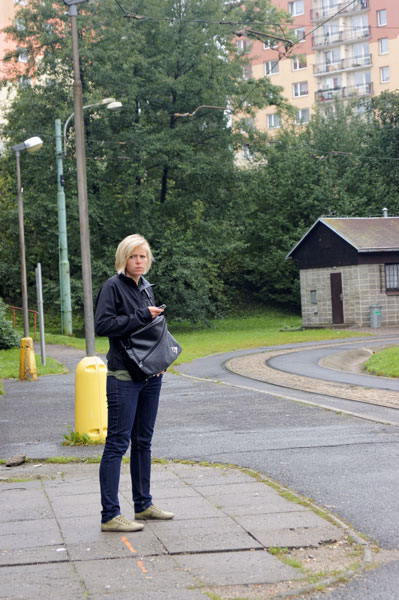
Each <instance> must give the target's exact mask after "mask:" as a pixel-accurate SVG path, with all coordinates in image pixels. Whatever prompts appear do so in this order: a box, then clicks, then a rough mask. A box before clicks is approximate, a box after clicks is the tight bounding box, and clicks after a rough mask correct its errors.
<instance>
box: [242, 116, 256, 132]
mask: <svg viewBox="0 0 399 600" xmlns="http://www.w3.org/2000/svg"><path fill="white" fill-rule="evenodd" d="M254 129H255V119H254V118H253V117H244V119H241V132H242V133H247V132H248V131H253V130H254Z"/></svg>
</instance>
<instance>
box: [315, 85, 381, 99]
mask: <svg viewBox="0 0 399 600" xmlns="http://www.w3.org/2000/svg"><path fill="white" fill-rule="evenodd" d="M372 94H373V84H372V83H363V84H362V85H353V86H346V87H337V88H330V89H326V90H317V92H315V101H316V102H330V101H331V100H334V98H344V99H348V98H360V97H361V96H371V95H372Z"/></svg>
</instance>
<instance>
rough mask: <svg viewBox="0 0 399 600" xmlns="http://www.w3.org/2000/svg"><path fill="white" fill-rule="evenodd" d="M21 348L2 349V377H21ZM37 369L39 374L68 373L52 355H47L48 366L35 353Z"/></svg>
mask: <svg viewBox="0 0 399 600" xmlns="http://www.w3.org/2000/svg"><path fill="white" fill-rule="evenodd" d="M19 353H20V350H19V348H12V349H11V350H0V378H1V379H9V378H18V377H19ZM35 359H36V369H37V374H38V375H50V374H54V373H66V372H67V370H66V369H65V367H64V366H63V365H62V364H61V363H59V362H58V361H56V360H54V359H53V358H51V357H50V356H47V357H46V366H44V365H43V364H42V357H41V355H40V354H35Z"/></svg>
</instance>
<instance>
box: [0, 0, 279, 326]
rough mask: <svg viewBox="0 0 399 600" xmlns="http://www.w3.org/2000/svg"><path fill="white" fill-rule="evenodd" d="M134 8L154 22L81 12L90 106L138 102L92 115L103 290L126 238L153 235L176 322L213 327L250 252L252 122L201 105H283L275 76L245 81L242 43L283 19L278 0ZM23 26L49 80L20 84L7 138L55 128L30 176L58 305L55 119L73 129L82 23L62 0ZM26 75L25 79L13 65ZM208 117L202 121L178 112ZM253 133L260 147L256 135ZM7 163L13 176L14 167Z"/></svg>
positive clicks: (97, 269)
mask: <svg viewBox="0 0 399 600" xmlns="http://www.w3.org/2000/svg"><path fill="white" fill-rule="evenodd" d="M129 14H130V15H139V16H140V15H144V16H145V17H148V18H126V16H127V15H126V14H123V13H122V12H121V10H120V9H119V8H118V6H117V4H116V3H115V2H113V1H111V0H103V1H102V2H101V3H97V4H93V5H86V4H85V5H82V6H80V7H79V31H80V65H81V75H82V82H83V92H84V99H85V102H86V103H91V102H92V101H96V100H99V99H101V98H103V97H110V96H114V97H117V99H118V100H121V101H122V102H123V107H124V108H123V110H122V112H121V113H120V114H119V115H109V114H106V111H105V110H103V111H102V113H101V118H98V117H99V116H100V115H99V113H98V112H97V113H96V112H94V113H90V112H85V127H86V139H87V173H88V187H89V190H88V191H89V211H90V225H91V246H92V268H93V279H94V286H93V287H94V289H98V287H99V285H100V284H101V283H102V281H103V280H104V277H106V276H107V275H110V274H111V273H112V271H113V269H112V263H113V253H114V249H115V247H116V244H117V243H118V242H119V241H120V239H122V238H123V237H124V236H125V235H127V234H130V233H132V232H133V231H139V232H140V233H142V234H144V235H145V236H146V237H147V238H148V239H149V241H150V243H151V244H152V245H153V247H154V249H155V252H156V258H157V260H156V262H155V269H154V275H155V276H156V279H157V282H158V284H159V288H160V290H162V296H163V298H162V299H163V300H164V301H165V302H166V303H167V304H168V308H169V311H168V312H169V314H172V315H173V316H175V317H180V318H192V319H202V320H203V319H205V318H206V317H209V316H210V315H212V314H215V312H216V311H219V310H220V308H221V306H225V305H226V297H227V296H228V295H229V290H228V288H227V287H226V282H227V281H229V278H230V279H231V271H230V270H227V271H226V270H225V269H224V268H223V266H224V265H226V264H229V269H232V268H233V262H232V261H229V257H230V255H231V253H234V252H235V251H238V250H239V249H240V248H241V245H242V242H241V240H239V239H237V236H236V231H237V226H238V225H239V223H240V215H241V206H242V204H243V203H244V201H245V198H242V197H240V196H239V194H238V193H237V188H238V185H237V182H238V181H239V179H240V176H241V175H240V173H239V172H238V171H237V169H236V167H235V164H234V148H235V147H236V146H237V145H240V144H241V143H242V141H243V139H246V135H247V134H246V133H244V134H243V133H242V132H241V127H239V128H238V129H237V130H235V129H234V128H233V129H232V128H231V127H230V125H229V114H228V113H226V112H225V111H223V110H212V109H206V108H204V109H201V110H198V111H196V109H197V107H198V106H200V105H213V106H222V107H224V106H226V107H227V106H230V107H231V108H232V109H235V110H240V111H241V112H242V114H243V115H245V114H246V115H249V116H250V115H251V114H253V111H254V109H255V108H256V107H260V106H265V105H267V104H270V103H276V104H279V103H283V99H282V97H281V95H280V92H279V90H278V89H276V88H275V87H274V86H273V85H272V84H271V83H270V80H269V79H268V78H264V79H263V80H262V81H260V82H258V83H257V84H256V85H254V83H253V82H252V81H251V80H249V81H248V80H243V79H242V70H243V65H244V64H245V62H246V61H247V58H246V56H245V54H243V55H242V54H240V53H237V52H236V51H235V47H234V46H233V39H234V35H235V31H236V28H235V25H233V23H237V27H238V26H240V27H243V25H245V24H251V23H252V22H254V21H264V22H265V23H272V24H273V25H267V26H264V27H263V30H264V33H265V35H272V34H273V32H274V33H275V31H276V30H277V31H278V34H279V36H281V35H282V33H281V31H284V28H283V29H281V27H280V24H281V25H282V26H284V20H283V14H282V13H280V12H278V11H277V10H276V9H275V8H273V7H272V5H271V2H270V1H269V0H256V1H249V2H246V3H245V6H244V5H242V6H240V5H237V4H236V3H233V4H230V3H221V2H220V1H219V0H164V1H163V2H162V3H160V2H158V1H156V0H146V1H145V2H144V1H139V0H136V1H133V2H130V3H129ZM223 23H227V24H223ZM18 25H19V26H18V28H15V27H14V28H9V29H8V32H9V34H10V35H12V37H13V38H14V40H16V41H18V45H19V46H20V47H25V48H28V51H29V56H30V61H29V63H28V64H27V71H26V73H25V76H26V77H28V76H32V77H35V85H34V86H32V87H24V88H21V87H20V88H19V89H18V91H17V95H16V98H15V100H14V102H13V104H12V108H11V109H10V111H9V112H8V115H7V117H8V123H7V126H6V127H5V128H4V131H3V132H4V134H5V135H7V137H8V138H9V139H10V140H15V139H16V137H18V138H22V139H25V138H26V137H27V134H28V132H29V134H30V133H31V132H33V133H41V134H42V135H43V136H44V138H45V140H46V142H47V143H46V144H45V145H44V146H43V149H42V151H41V152H40V157H39V155H37V156H36V157H35V161H25V164H24V166H23V168H24V171H23V175H24V177H25V182H27V184H26V185H25V186H24V187H25V190H26V191H25V207H26V227H27V232H26V233H27V240H29V245H28V247H29V248H30V250H29V258H28V263H29V266H30V272H31V273H32V272H33V260H37V259H40V261H41V262H42V265H43V273H44V280H45V297H46V298H49V299H50V298H51V302H52V303H54V302H55V301H56V295H55V292H56V288H57V277H56V276H55V273H56V272H57V252H56V245H57V234H56V230H57V229H56V228H57V225H56V211H55V205H54V201H55V166H53V164H54V146H53V130H54V118H55V117H60V118H61V119H62V121H63V122H64V121H65V119H66V118H67V116H68V114H69V113H70V112H71V107H72V97H71V73H72V65H71V56H72V52H71V48H70V43H71V42H70V34H69V24H68V19H67V17H66V15H65V14H64V11H63V8H62V5H61V3H60V4H54V3H53V2H51V1H50V0H44V1H42V0H31V1H30V3H29V5H28V6H27V7H21V8H20V11H19V12H18ZM23 27H24V28H23ZM259 28H260V26H257V29H259ZM39 57H40V58H39ZM14 58H15V57H14ZM12 74H13V75H14V76H15V77H17V76H20V75H21V73H20V72H19V71H18V70H16V69H15V61H13V57H10V76H11V75H12ZM249 99H250V100H251V103H249V102H248V100H249ZM244 101H246V102H245V103H244ZM244 104H245V105H244ZM194 111H196V112H195V115H194V116H193V117H188V118H184V117H178V116H176V113H187V112H188V113H193V112H194ZM251 135H252V137H253V138H254V141H256V132H252V133H251ZM68 157H69V158H68V159H67V160H66V161H65V179H66V187H65V191H66V197H67V221H68V244H69V248H70V263H71V281H72V289H73V291H74V300H75V306H76V304H78V305H79V304H80V301H81V298H80V264H79V262H80V259H79V256H80V252H79V235H78V232H79V227H78V219H77V207H76V204H77V203H76V189H75V182H76V176H75V175H76V174H75V166H74V160H73V144H72V139H71V136H70V135H68ZM5 168H6V169H7V168H8V170H9V172H11V169H12V160H11V159H10V163H9V164H8V166H6V167H5ZM38 172H39V173H40V181H39V179H38V177H37V173H38ZM43 232H44V233H45V238H44V236H43ZM234 268H236V266H235V267H234ZM50 274H51V275H50ZM46 275H47V277H46ZM49 277H52V280H51V281H49ZM13 278H14V280H16V279H17V274H16V273H13ZM32 282H33V279H32V277H30V284H31V285H32ZM10 289H12V287H10V288H8V290H2V289H1V286H0V293H4V294H5V295H7V294H10ZM165 295H166V296H167V297H165ZM231 296H233V294H231Z"/></svg>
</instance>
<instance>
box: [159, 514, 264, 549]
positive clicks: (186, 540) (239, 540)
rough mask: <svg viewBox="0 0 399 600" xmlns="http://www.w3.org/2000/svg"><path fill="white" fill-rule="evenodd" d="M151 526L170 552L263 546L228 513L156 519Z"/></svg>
mask: <svg viewBox="0 0 399 600" xmlns="http://www.w3.org/2000/svg"><path fill="white" fill-rule="evenodd" d="M149 526H150V527H151V529H152V530H153V531H154V532H155V534H156V535H157V537H158V538H159V539H160V540H161V542H162V544H164V546H165V547H166V549H167V551H168V552H169V553H170V554H176V553H179V554H181V553H183V552H217V551H223V550H246V549H251V548H260V547H261V544H260V543H259V542H257V541H255V540H254V539H253V538H252V537H251V536H250V535H248V533H246V531H244V529H243V528H242V527H240V526H239V525H237V523H235V522H234V521H233V520H232V519H230V518H229V517H220V518H207V519H186V520H184V519H183V520H181V521H179V520H177V521H176V520H173V521H160V522H155V521H153V522H151V524H150V525H149Z"/></svg>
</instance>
